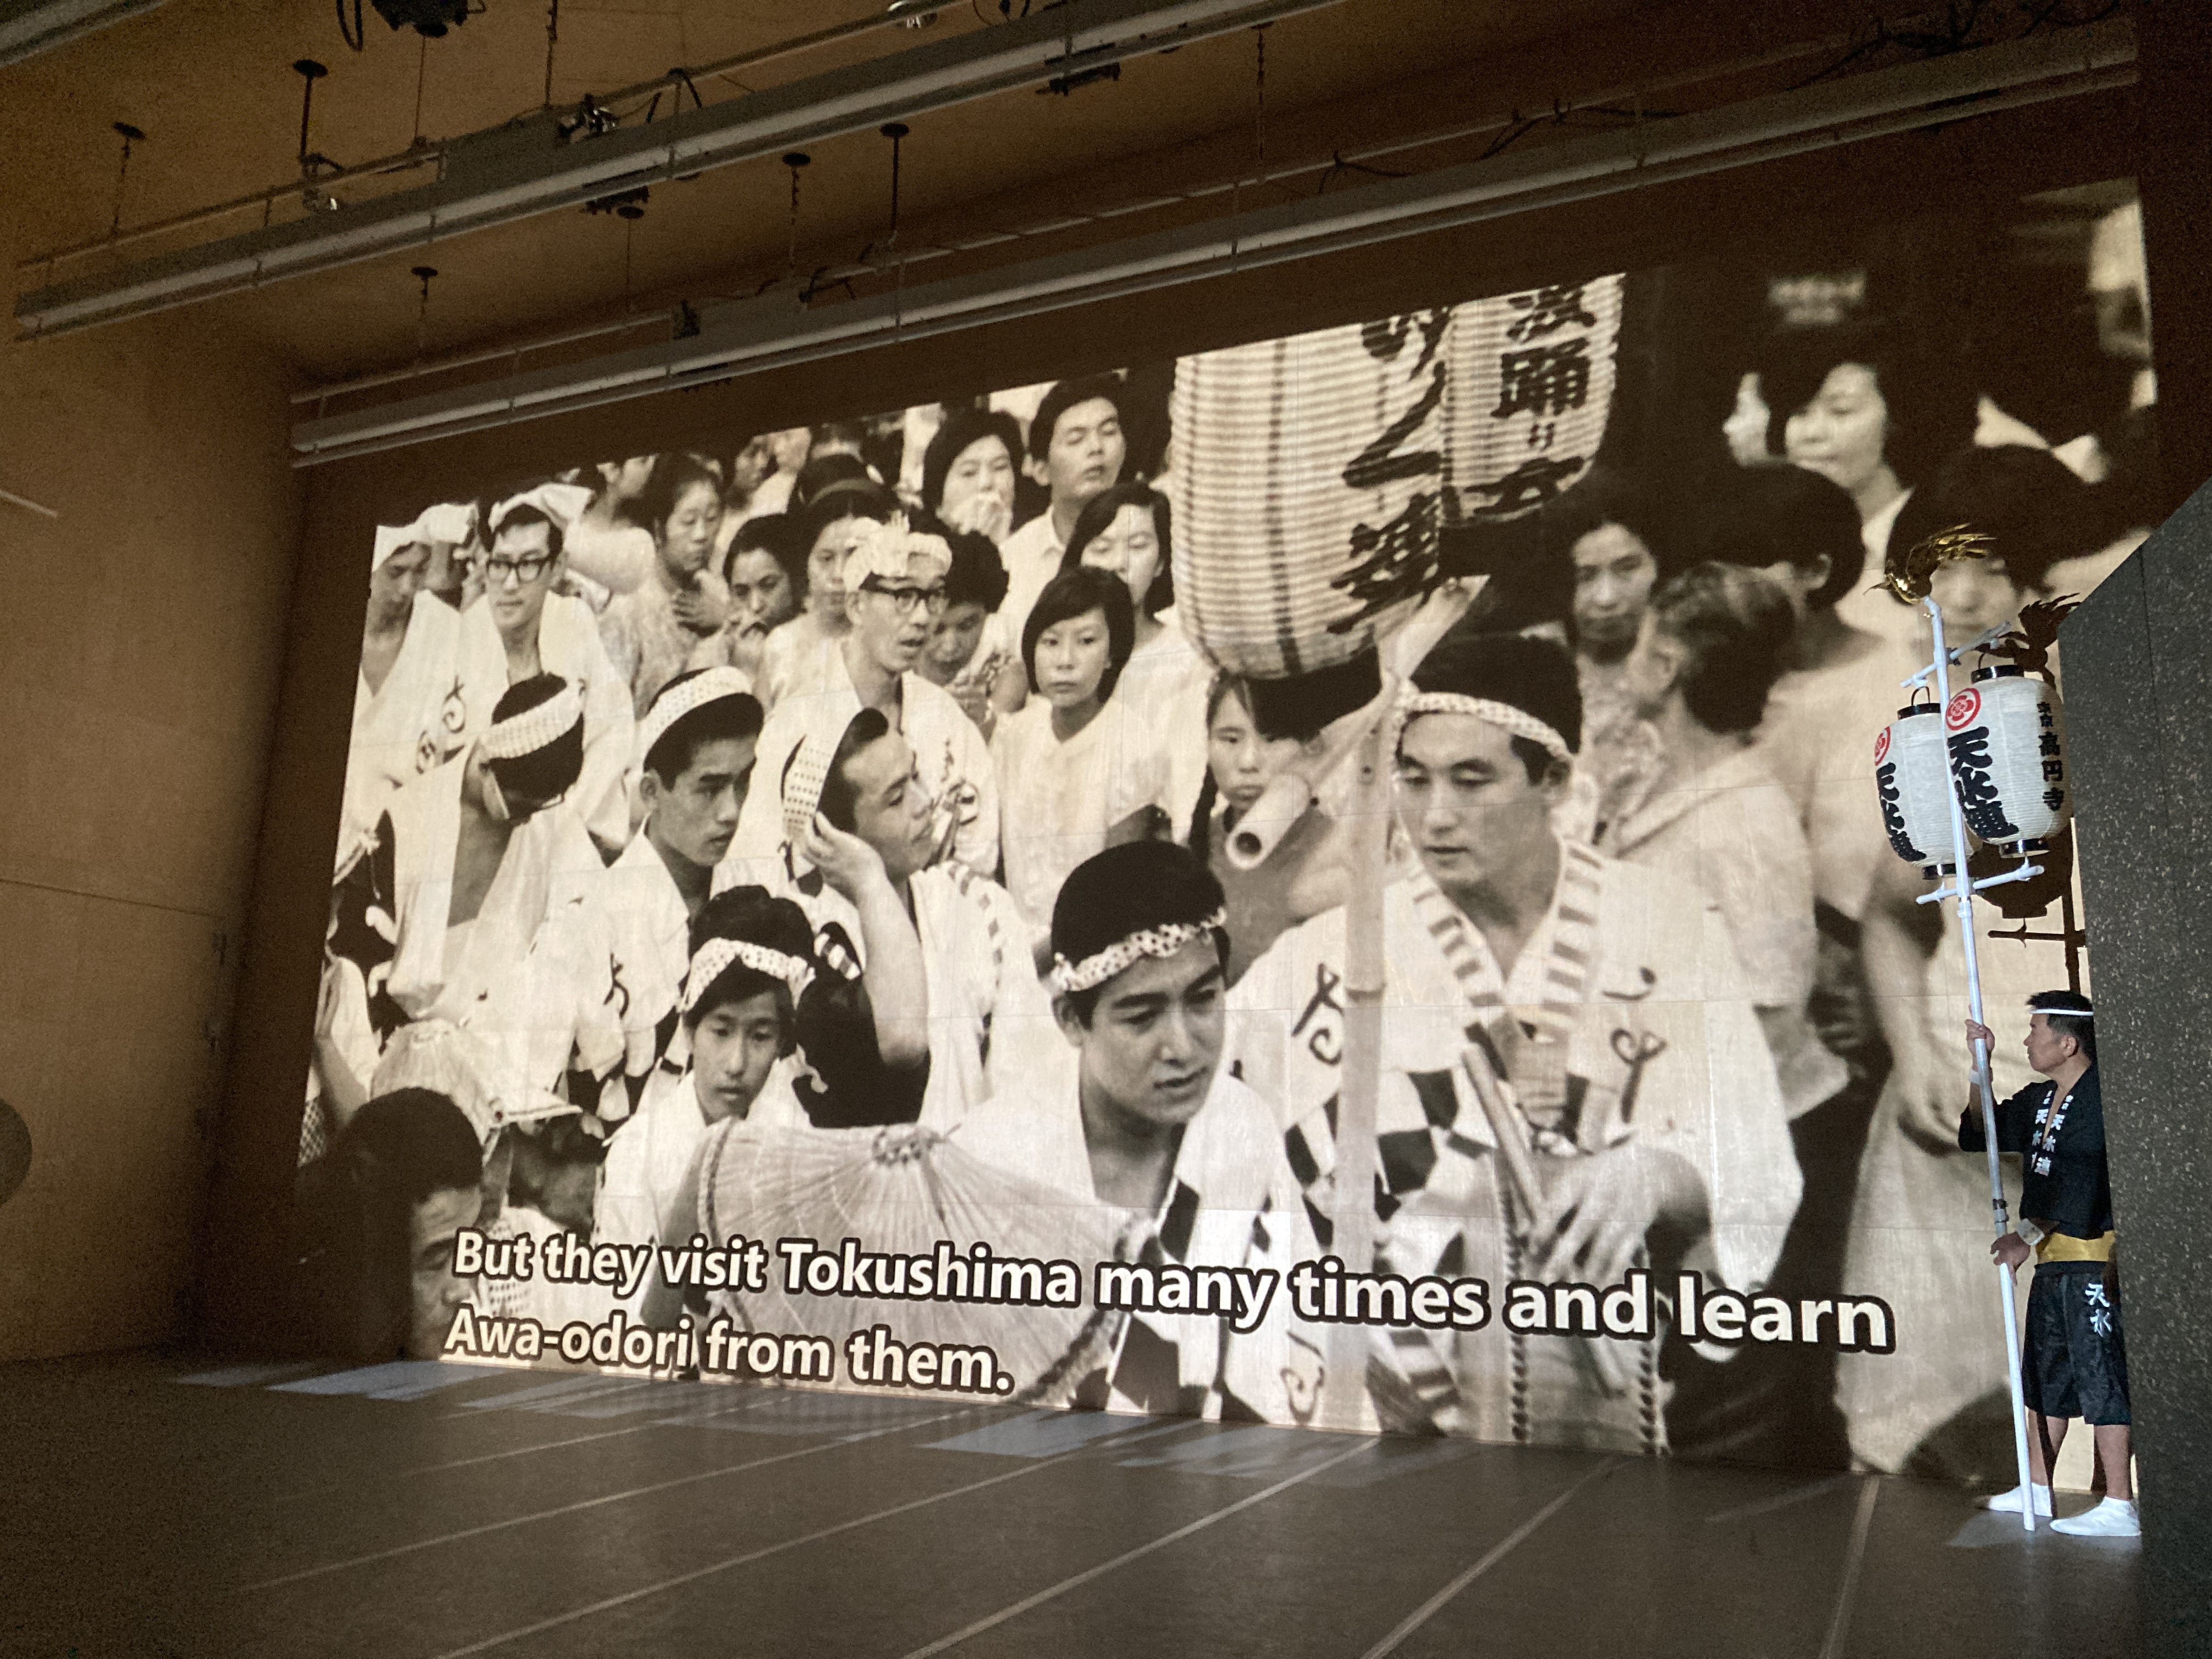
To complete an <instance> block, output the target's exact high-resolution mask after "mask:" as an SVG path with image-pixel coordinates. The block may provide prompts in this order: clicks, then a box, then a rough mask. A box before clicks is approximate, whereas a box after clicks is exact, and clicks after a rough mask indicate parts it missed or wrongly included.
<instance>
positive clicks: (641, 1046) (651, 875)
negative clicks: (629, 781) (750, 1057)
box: [604, 829, 691, 1105]
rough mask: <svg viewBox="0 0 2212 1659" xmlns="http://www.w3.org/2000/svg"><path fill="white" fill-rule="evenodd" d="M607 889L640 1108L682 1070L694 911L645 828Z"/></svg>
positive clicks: (626, 1042)
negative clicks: (682, 1007)
mask: <svg viewBox="0 0 2212 1659" xmlns="http://www.w3.org/2000/svg"><path fill="white" fill-rule="evenodd" d="M604 894H605V898H604V908H605V913H606V917H607V928H608V933H609V934H610V936H611V945H612V951H613V966H612V969H611V972H612V975H613V979H614V987H615V1008H616V1012H617V1014H618V1015H619V1016H620V1018H621V1020H622V1028H623V1073H624V1074H625V1076H626V1078H627V1079H628V1081H629V1091H630V1101H631V1103H632V1104H633V1105H637V1104H640V1103H641V1102H642V1100H643V1098H644V1097H646V1096H647V1093H648V1092H649V1091H653V1090H654V1089H655V1088H657V1087H658V1086H659V1085H665V1084H667V1083H671V1082H672V1081H673V1080H674V1078H675V1077H676V1076H677V1075H678V1074H679V1073H681V1071H682V1069H683V1061H684V1053H683V1049H684V1043H683V1041H682V1036H681V1030H680V1019H679V1016H678V1005H679V1003H680V1002H681V1000H682V998H683V994H684V974H685V973H686V971H688V970H689V969H690V965H691V952H690V941H691V913H690V909H689V908H687V907H686V906H685V904H684V895H683V894H682V893H680V892H678V890H677V888H676V882H675V880H674V878H672V877H671V876H670V875H669V873H668V866H667V865H666V864H665V863H664V862H663V861H662V860H661V856H660V852H659V848H656V847H654V846H653V843H652V842H650V841H648V840H647V839H646V834H645V831H644V830H643V829H640V830H639V831H638V832H637V834H635V836H631V837H630V841H629V846H627V847H625V848H623V851H622V856H621V857H620V858H618V859H617V860H615V861H614V862H613V863H612V864H611V865H609V866H607V873H606V880H605V887H604ZM669 1066H673V1067H674V1069H673V1070H672V1071H671V1070H670V1069H668V1067H669Z"/></svg>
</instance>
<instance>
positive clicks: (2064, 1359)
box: [1959, 991, 2142, 1538]
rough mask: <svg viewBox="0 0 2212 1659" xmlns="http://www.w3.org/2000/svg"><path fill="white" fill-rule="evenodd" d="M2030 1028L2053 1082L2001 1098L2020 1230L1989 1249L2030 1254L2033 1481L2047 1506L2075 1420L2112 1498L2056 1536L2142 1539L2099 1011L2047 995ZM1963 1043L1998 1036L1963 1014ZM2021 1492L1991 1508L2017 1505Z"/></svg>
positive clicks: (1968, 1121) (2009, 1259)
mask: <svg viewBox="0 0 2212 1659" xmlns="http://www.w3.org/2000/svg"><path fill="white" fill-rule="evenodd" d="M2027 1006H2029V1007H2030V1008H2032V1009H2033V1010H2034V1012H2033V1014H2032V1015H2031V1016H2030V1017H2029V1019H2028V1023H2027V1063H2028V1065H2029V1066H2030V1067H2031V1068H2032V1069H2033V1070H2034V1071H2036V1072H2038V1073H2041V1074H2042V1076H2043V1077H2044V1078H2045V1079H2047V1081H2045V1082H2042V1083H2031V1084H2030V1085H2028V1086H2027V1088H2025V1089H2022V1090H2021V1091H2020V1092H2019V1093H2017V1094H2015V1095H2013V1096H2011V1097H2009V1098H2008V1099H2005V1100H2002V1101H2000V1102H1998V1103H1997V1110H1996V1118H1997V1150H1998V1151H1999V1152H2018V1153H2019V1154H2020V1155H2021V1183H2020V1215H2021V1221H2020V1225H2019V1226H2018V1227H2017V1228H2015V1230H2014V1231H2011V1232H2008V1233H2006V1234H2004V1235H2003V1236H2002V1237H2000V1238H1998V1239H1997V1240H1996V1241H1995V1242H1994V1243H1991V1244H1990V1256H1991V1257H1992V1258H1994V1259H1995V1260H1996V1261H1998V1262H1999V1263H2001V1264H2002V1266H2003V1267H2004V1268H2005V1270H2006V1271H2007V1272H2008V1273H2010V1272H2015V1271H2017V1270H2018V1269H2019V1268H2020V1267H2021V1266H2022V1265H2023V1264H2025V1263H2026V1262H2027V1260H2028V1256H2029V1254H2030V1253H2031V1252H2033V1255H2034V1258H2035V1278H2034V1279H2033V1281H2031V1283H2030V1285H2029V1286H2028V1291H2027V1345H2026V1347H2025V1349H2024V1350H2023V1352H2022V1353H2021V1383H2023V1384H2024V1385H2025V1389H2026V1393H2027V1462H2028V1477H2029V1480H2031V1481H2032V1482H2033V1492H2034V1500H2035V1512H2036V1513H2037V1514H2038V1515H2049V1514H2050V1513H2051V1460H2055V1459H2056V1458H2057V1455H2058V1449H2059V1447H2060V1446H2062V1445H2063V1444H2064V1443H2065V1442H2066V1425H2067V1424H2068V1423H2069V1422H2070V1421H2071V1420H2072V1419H2075V1418H2076V1417H2079V1418H2081V1419H2082V1420H2083V1421H2084V1422H2086V1423H2087V1424H2088V1425H2089V1431H2090V1432H2091V1433H2092V1434H2093V1436H2095V1437H2096V1442H2097V1455H2098V1458H2099V1460H2100V1462H2102V1463H2103V1464H2104V1466H2105V1498H2104V1501H2103V1502H2102V1503H2100V1504H2097V1505H2096V1506H2095V1507H2094V1508H2093V1509H2090V1510H2087V1511H2085V1512H2084V1513H2082V1514H2081V1515H2075V1516H2068V1517H2067V1518H2066V1519H2064V1520H2063V1521H2054V1522H2051V1530H2052V1531H2054V1532H2065V1533H2073V1534H2077V1535H2079V1536H2081V1537H2086V1538H2133V1537H2136V1536H2137V1535H2138V1534H2140V1533H2141V1532H2142V1523H2141V1522H2140V1521H2139V1520H2138V1519H2137V1518H2136V1505H2135V1483H2134V1475H2133V1472H2132V1470H2131V1469H2130V1467H2129V1462H2128V1459H2129V1454H2130V1445H2129V1432H2130V1431H2129V1423H2130V1414H2129V1410H2128V1351H2127V1343H2126V1339H2125V1337H2124V1334H2123V1333H2122V1332H2121V1329H2120V1296H2119V1286H2118V1281H2117V1279H2116V1278H2115V1276H2114V1273H2113V1270H2112V1264H2113V1261H2114V1257H2115V1254H2116V1251H2117V1249H2118V1234H2117V1233H2116V1232H2115V1231H2114V1230H2113V1226H2112V1171H2111V1169H2110V1167H2109V1166H2108V1165H2107V1164H2106V1158H2105V1102H2104V1095H2103V1092H2102V1091H2101V1090H2100V1088H2099V1087H2098V1082H2097V1024H2096V1010H2095V1008H2094V1006H2093V1005H2092V1004H2091V1002H2090V1000H2089V999H2088V998H2087V997H2085V996H2083V995H2081V993H2079V992H2078V991H2038V992H2037V993H2036V994H2034V995H2033V996H2032V997H2030V998H2028V1000H2027ZM1966 1041H1967V1042H1969V1043H1970V1044H1971V1043H1973V1042H1982V1043H1984V1044H1986V1045H1988V1046H1989V1047H1990V1048H1992V1049H1993V1048H1995V1047H1996V1033H1995V1032H1993V1031H1991V1030H1990V1028H1989V1027H1988V1026H1986V1025H1978V1024H1975V1023H1974V1022H1973V1021H1972V1020H1968V1021H1967V1022H1966ZM1988 1146H1989V1139H1988V1137H1987V1134H1986V1133H1985V1132H1984V1126H1983V1123H1982V1108H1981V1103H1980V1102H1979V1100H1978V1099H1970V1100H1969V1101H1968V1102H1967V1103H1966V1110H1965V1111H1964V1112H1963V1113H1961V1114H1960V1117H1959V1150H1960V1152H1986V1151H1987V1149H1988ZM2025 1500H2026V1495H2025V1494H2023V1493H2022V1492H2021V1489H2020V1488H2019V1487H2018V1486H2015V1487H2014V1488H2013V1489H2012V1490H2011V1491H2010V1492H2003V1493H2001V1494H2000V1495H1998V1496H1997V1497H1995V1498H1990V1499H1988V1500H1987V1504H1986V1507H1988V1508H1990V1509H1993V1510H2009V1511H2010V1512H2012V1513H2013V1514H2015V1515H2017V1514H2019V1513H2020V1507H2021V1504H2022V1503H2023V1502H2024V1501H2025Z"/></svg>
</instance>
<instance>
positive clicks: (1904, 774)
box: [1874, 703, 1953, 875]
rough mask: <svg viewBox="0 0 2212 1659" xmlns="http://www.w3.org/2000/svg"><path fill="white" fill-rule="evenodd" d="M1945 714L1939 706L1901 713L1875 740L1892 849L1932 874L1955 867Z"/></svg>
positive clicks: (1877, 772)
mask: <svg viewBox="0 0 2212 1659" xmlns="http://www.w3.org/2000/svg"><path fill="white" fill-rule="evenodd" d="M1940 712H1941V711H1939V710H1938V709H1937V708H1936V705H1935V704H1934V703H1917V704H1915V705H1914V706H1913V707H1912V708H1900V709H1899V710H1898V711H1897V718H1896V719H1895V720H1893V721H1891V722H1890V723H1889V724H1888V725H1887V726H1883V727H1882V729H1881V731H1880V732H1877V733H1876V734H1875V740H1874V784H1875V793H1876V794H1877V795H1878V796H1879V797H1880V798H1881V823H1882V828H1883V829H1886V830H1887V831H1888V833H1889V844H1890V847H1891V848H1892V849H1893V851H1895V853H1896V854H1897V855H1898V857H1899V858H1901V859H1903V860H1905V862H1906V863H1907V864H1917V865H1918V866H1921V867H1922V868H1923V870H1925V871H1927V872H1929V874H1931V875H1932V874H1934V873H1936V872H1937V871H1939V870H1945V869H1949V868H1952V867H1953V860H1952V848H1951V780H1950V778H1949V776H1948V774H1947V772H1946V769H1945V761H1944V758H1943V722H1942V719H1941V718H1939V715H1940Z"/></svg>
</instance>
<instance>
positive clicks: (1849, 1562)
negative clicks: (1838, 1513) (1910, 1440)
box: [1820, 1474, 1881, 1659]
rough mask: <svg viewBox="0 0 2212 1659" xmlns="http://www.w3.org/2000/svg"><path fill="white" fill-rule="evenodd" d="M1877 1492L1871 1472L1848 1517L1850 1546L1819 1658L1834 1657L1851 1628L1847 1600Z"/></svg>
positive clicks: (1854, 1595) (1851, 1597)
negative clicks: (1854, 1509)
mask: <svg viewBox="0 0 2212 1659" xmlns="http://www.w3.org/2000/svg"><path fill="white" fill-rule="evenodd" d="M1878 1498H1881V1481H1880V1480H1878V1479H1876V1478H1875V1476H1873V1475H1871V1474H1870V1475H1869V1476H1867V1477H1866V1484H1865V1485H1864V1486H1862V1487H1861V1488H1860V1489H1859V1508H1858V1513H1857V1515H1855V1516H1852V1517H1851V1542H1850V1548H1849V1549H1848V1550H1846V1551H1845V1552H1844V1576H1843V1579H1842V1581H1841V1582H1840V1583H1838V1584H1837V1586H1836V1610H1835V1612H1834V1613H1832V1614H1830V1615H1829V1618H1828V1639H1827V1640H1826V1641H1825V1642H1823V1643H1821V1644H1820V1659H1838V1655H1840V1654H1841V1653H1842V1652H1843V1650H1844V1640H1845V1638H1848V1637H1849V1636H1850V1631H1851V1602H1852V1601H1854V1600H1855V1599H1856V1598H1857V1594H1858V1588H1859V1569H1860V1567H1861V1566H1863V1565H1864V1564H1865V1562H1866V1546H1867V1534H1868V1533H1869V1532H1870V1531H1872V1530H1873V1528H1874V1506H1875V1500H1877V1499H1878Z"/></svg>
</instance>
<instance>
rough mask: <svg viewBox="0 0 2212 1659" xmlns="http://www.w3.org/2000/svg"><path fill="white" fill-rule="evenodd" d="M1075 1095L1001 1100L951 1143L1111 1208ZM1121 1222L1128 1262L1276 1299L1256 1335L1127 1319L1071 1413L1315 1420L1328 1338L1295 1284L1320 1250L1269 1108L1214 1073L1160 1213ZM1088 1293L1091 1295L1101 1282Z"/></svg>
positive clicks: (1167, 1317)
mask: <svg viewBox="0 0 2212 1659" xmlns="http://www.w3.org/2000/svg"><path fill="white" fill-rule="evenodd" d="M1076 1098H1077V1097H1076V1091H1075V1088H1074V1087H1073V1086H1071V1087H1067V1088H1064V1089H1058V1090H1054V1091H1051V1092H1049V1093H1048V1092H1045V1091H1042V1090H1040V1091H1035V1092H1031V1093H1024V1094H1020V1095H1011V1096H1007V1097H1004V1098H1001V1099H999V1100H994V1101H993V1102H992V1103H990V1104H989V1105H988V1106H987V1107H985V1108H983V1109H981V1111H978V1112H975V1113H974V1114H972V1115H970V1116H969V1119H968V1121H966V1122H965V1123H963V1124H962V1125H961V1126H960V1127H959V1129H958V1130H957V1131H956V1132H955V1133H954V1134H953V1135H952V1136H951V1141H952V1144H953V1145H954V1146H959V1147H961V1148H963V1150H965V1151H967V1152H971V1153H973V1154H974V1155H975V1157H977V1158H981V1159H982V1160H983V1161H985V1162H986V1163H989V1164H996V1165H998V1166H999V1167H1000V1169H1003V1170H1007V1171H1009V1172H1011V1173H1013V1174H1017V1175H1021V1176H1027V1177H1029V1178H1030V1180H1033V1181H1038V1182H1043V1183H1044V1184H1045V1185H1047V1186H1048V1187H1052V1188H1056V1189H1058V1190H1059V1191H1060V1192H1063V1193H1066V1194H1068V1196H1069V1198H1070V1199H1071V1200H1074V1201H1076V1202H1079V1203H1085V1204H1095V1205H1102V1206H1103V1202H1104V1201H1103V1200H1101V1199H1100V1197H1099V1196H1098V1191H1097V1186H1096V1185H1095V1184H1094V1182H1093V1181H1092V1178H1091V1152H1090V1148H1089V1147H1088V1146H1087V1145H1086V1144H1085V1138H1084V1133H1083V1114H1082V1109H1081V1108H1080V1107H1079V1106H1078V1105H1077V1103H1076ZM1121 1213H1122V1214H1123V1215H1124V1216H1125V1217H1126V1220H1127V1230H1126V1231H1125V1232H1124V1235H1123V1243H1122V1244H1121V1246H1120V1247H1117V1250H1116V1254H1117V1255H1119V1256H1121V1259H1123V1260H1125V1261H1141V1262H1143V1263H1145V1264H1146V1265H1147V1266H1150V1267H1153V1268H1155V1269H1157V1268H1158V1267H1164V1266H1165V1265H1167V1264H1170V1263H1179V1264H1182V1265H1185V1266H1188V1267H1191V1268H1193V1269H1194V1270H1195V1269H1199V1268H1204V1267H1243V1268H1250V1269H1256V1270H1261V1271H1272V1272H1273V1273H1274V1274H1275V1275H1276V1277H1275V1285H1274V1295H1273V1299H1272V1300H1271V1301H1270V1302H1269V1304H1268V1305H1267V1317H1266V1319H1265V1320H1264V1321H1262V1322H1261V1324H1260V1325H1259V1327H1258V1328H1256V1329H1255V1330H1253V1331H1251V1332H1249V1333H1238V1332H1235V1331H1232V1330H1231V1328H1230V1324H1229V1322H1228V1321H1226V1320H1224V1319H1222V1318H1220V1317H1219V1316H1217V1315H1214V1314H1211V1313H1207V1314H1192V1313H1181V1312H1170V1311H1164V1310H1152V1311H1148V1312H1142V1313H1136V1312H1132V1313H1130V1314H1128V1315H1127V1316H1126V1318H1125V1320H1124V1322H1123V1326H1122V1329H1121V1334H1120V1337H1119V1339H1118V1340H1117V1341H1116V1342H1115V1347H1114V1351H1113V1356H1112V1358H1111V1361H1110V1362H1109V1365H1108V1366H1107V1367H1106V1368H1104V1369H1103V1370H1101V1371H1099V1372H1097V1373H1096V1374H1094V1375H1093V1376H1091V1377H1090V1378H1088V1379H1086V1380H1085V1382H1084V1383H1083V1384H1082V1385H1081V1386H1080V1387H1079V1389H1078V1390H1077V1393H1076V1396H1075V1398H1076V1403H1077V1404H1078V1405H1080V1406H1085V1407H1091V1408H1093V1409H1098V1408H1103V1409H1105V1410H1109V1411H1121V1412H1142V1413H1154V1414H1165V1415H1176V1416H1186V1417H1202V1418H1206V1419H1213V1420H1221V1421H1236V1420H1242V1421H1246V1422H1252V1421H1258V1422H1265V1423H1297V1424H1311V1423H1313V1422H1315V1420H1316V1413H1317V1411H1318V1409H1319V1407H1320V1403H1321V1395H1322V1381H1323V1373H1324V1365H1323V1353H1324V1341H1325V1338H1324V1334H1322V1332H1321V1331H1319V1330H1317V1329H1316V1328H1312V1327H1310V1326H1308V1325H1306V1324H1305V1323H1304V1322H1301V1321H1299V1320H1298V1319H1297V1317H1296V1316H1295V1313H1294V1311H1293V1307H1292V1300H1291V1291H1290V1286H1289V1283H1288V1280H1289V1276H1290V1273H1291V1270H1292V1269H1293V1268H1294V1267H1296V1266H1297V1264H1298V1263H1299V1262H1300V1261H1311V1260H1313V1259H1314V1257H1315V1256H1316V1255H1317V1254H1318V1251H1317V1250H1316V1248H1315V1245H1314V1238H1313V1232H1312V1230H1311V1228H1310V1226H1309V1225H1307V1222H1306V1216H1305V1209H1304V1203H1303V1201H1302V1199H1301V1194H1300V1193H1299V1189H1298V1182H1297V1178H1296V1177H1295V1176H1293V1175H1292V1174H1291V1169H1290V1166H1289V1164H1287V1163H1286V1162H1285V1158H1284V1156H1283V1146H1282V1142H1281V1140H1280V1139H1279V1134H1278V1132H1277V1126H1276V1123H1275V1117H1274V1114H1273V1112H1272V1111H1271V1110H1270V1109H1268V1107H1267V1104H1266V1103H1265V1102H1263V1101H1261V1099H1260V1098H1259V1097H1257V1096H1256V1095H1255V1094H1254V1093H1253V1092H1252V1091H1250V1090H1249V1089H1247V1088H1245V1087H1244V1086H1243V1085H1242V1084H1240V1083H1238V1082H1237V1079H1234V1078H1232V1077H1230V1076H1228V1075H1227V1074H1226V1073H1215V1075H1214V1079H1213V1085H1212V1088H1211V1089H1210V1090H1209V1091H1207V1093H1206V1102H1205V1104H1203V1105H1202V1106H1200V1108H1199V1110H1198V1115H1196V1116H1195V1117H1194V1118H1192V1119H1191V1121H1190V1122H1189V1123H1188V1125H1186V1126H1185V1127H1184V1129H1183V1133H1182V1145H1181V1146H1178V1147H1177V1148H1176V1159H1175V1170H1174V1174H1173V1176H1171V1177H1170V1182H1169V1185H1168V1195H1167V1198H1166V1200H1164V1202H1163V1203H1162V1204H1161V1206H1160V1208H1159V1211H1158V1213H1157V1214H1154V1215H1149V1216H1147V1215H1143V1214H1141V1213H1139V1212H1121ZM1084 1288H1085V1294H1086V1296H1088V1295H1089V1294H1091V1293H1092V1292H1093V1291H1095V1288H1096V1286H1095V1283H1094V1284H1086V1285H1085V1287H1084Z"/></svg>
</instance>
